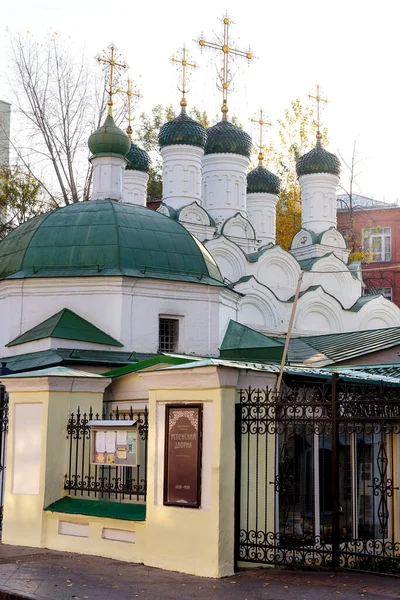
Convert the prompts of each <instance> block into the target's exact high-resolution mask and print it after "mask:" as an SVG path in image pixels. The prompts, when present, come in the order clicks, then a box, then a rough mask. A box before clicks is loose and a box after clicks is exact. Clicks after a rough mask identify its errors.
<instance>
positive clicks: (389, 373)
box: [333, 363, 400, 379]
mask: <svg viewBox="0 0 400 600" xmlns="http://www.w3.org/2000/svg"><path fill="white" fill-rule="evenodd" d="M333 369H334V370H335V372H336V371H338V372H340V371H343V370H345V369H347V367H340V366H339V367H336V368H335V367H333ZM351 370H352V371H356V372H359V371H362V372H363V373H369V374H370V375H373V376H375V377H378V376H381V375H383V376H385V377H396V378H399V379H400V363H389V364H383V365H352V366H351Z"/></svg>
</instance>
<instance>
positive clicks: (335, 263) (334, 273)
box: [301, 255, 362, 308]
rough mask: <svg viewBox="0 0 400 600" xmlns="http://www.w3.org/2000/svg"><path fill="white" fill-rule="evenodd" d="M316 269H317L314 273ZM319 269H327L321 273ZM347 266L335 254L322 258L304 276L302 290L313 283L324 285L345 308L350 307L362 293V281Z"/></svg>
mask: <svg viewBox="0 0 400 600" xmlns="http://www.w3.org/2000/svg"><path fill="white" fill-rule="evenodd" d="M314 271H317V272H316V273H314ZM319 271H326V273H320V272H319ZM344 271H347V266H346V265H345V264H344V263H343V262H342V261H341V260H339V259H338V258H337V257H336V256H335V255H330V256H327V257H326V258H321V259H320V260H319V261H317V262H316V263H315V264H314V265H313V267H312V270H311V271H306V272H305V273H304V276H303V283H302V286H301V289H302V290H306V289H307V288H308V287H310V286H313V285H322V287H323V288H324V290H325V291H326V292H328V293H329V294H331V295H332V296H334V297H335V298H336V299H337V300H339V302H340V303H341V304H342V306H343V307H344V308H350V307H351V306H353V304H354V303H355V302H356V301H357V300H358V298H359V297H360V296H361V293H362V286H361V281H360V280H359V279H356V278H355V277H353V275H352V273H351V271H347V272H344Z"/></svg>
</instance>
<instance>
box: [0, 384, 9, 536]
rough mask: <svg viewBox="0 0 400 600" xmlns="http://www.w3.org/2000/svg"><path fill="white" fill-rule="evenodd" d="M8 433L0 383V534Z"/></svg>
mask: <svg viewBox="0 0 400 600" xmlns="http://www.w3.org/2000/svg"><path fill="white" fill-rule="evenodd" d="M7 432H8V394H7V392H6V389H5V387H4V385H2V384H1V383H0V532H1V530H2V526H3V500H4V484H5V479H6V444H7Z"/></svg>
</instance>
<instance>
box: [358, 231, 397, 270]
mask: <svg viewBox="0 0 400 600" xmlns="http://www.w3.org/2000/svg"><path fill="white" fill-rule="evenodd" d="M363 250H364V252H367V253H368V255H369V259H370V260H372V261H373V262H389V261H390V260H391V258H392V233H391V229H390V227H374V228H373V229H363Z"/></svg>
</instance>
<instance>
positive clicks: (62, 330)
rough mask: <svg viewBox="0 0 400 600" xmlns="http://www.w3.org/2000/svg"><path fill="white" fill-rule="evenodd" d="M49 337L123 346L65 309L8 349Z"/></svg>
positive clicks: (28, 332) (9, 344)
mask: <svg viewBox="0 0 400 600" xmlns="http://www.w3.org/2000/svg"><path fill="white" fill-rule="evenodd" d="M49 337H53V338H60V339H64V340H79V341H81V342H93V343H94V344H104V345H106V346H123V344H121V342H119V341H118V340H116V339H114V338H113V337H111V336H110V335H108V334H107V333H104V331H102V330H101V329H99V328H98V327H96V326H95V325H92V323H90V322H89V321H86V319H82V317H80V316H79V315H77V314H76V313H74V312H72V310H69V309H68V308H63V310H60V312H58V313H56V314H55V315H53V316H51V317H50V318H48V319H46V320H45V321H43V322H42V323H39V325H36V327H33V328H32V329H29V331H26V332H25V333H23V334H22V335H19V336H18V337H17V338H15V339H14V340H12V341H11V342H9V343H8V344H6V347H9V346H17V345H18V344H26V343H27V342H34V341H36V340H42V339H44V338H49Z"/></svg>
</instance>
